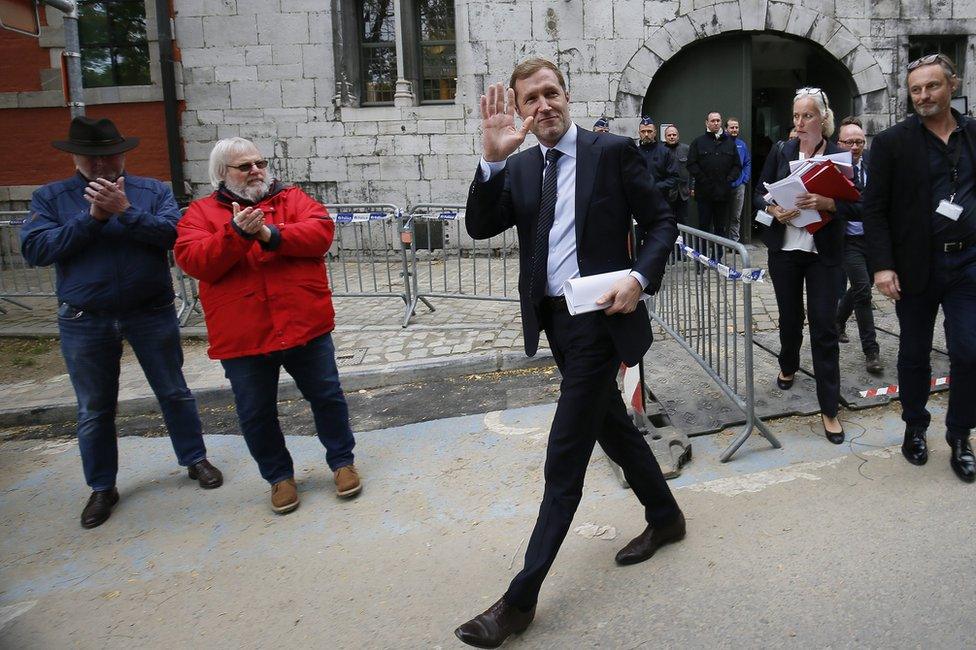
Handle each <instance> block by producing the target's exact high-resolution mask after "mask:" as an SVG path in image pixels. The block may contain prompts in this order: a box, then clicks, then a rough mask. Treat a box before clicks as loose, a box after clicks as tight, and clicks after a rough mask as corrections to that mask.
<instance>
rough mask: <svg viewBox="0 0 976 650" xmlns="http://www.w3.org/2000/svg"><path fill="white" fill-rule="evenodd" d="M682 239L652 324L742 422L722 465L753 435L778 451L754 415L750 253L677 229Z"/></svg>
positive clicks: (756, 276)
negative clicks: (738, 411) (688, 358)
mask: <svg viewBox="0 0 976 650" xmlns="http://www.w3.org/2000/svg"><path fill="white" fill-rule="evenodd" d="M678 228H679V231H680V236H679V238H678V241H677V242H676V243H675V246H674V251H673V253H672V255H671V258H670V260H669V262H668V267H667V270H666V272H665V274H664V279H663V281H662V284H661V289H660V291H659V292H658V293H657V294H656V295H655V296H654V298H653V299H652V301H651V303H650V313H651V318H652V319H653V321H654V322H655V323H656V324H657V325H659V326H660V327H661V328H662V329H663V330H664V331H665V332H667V333H668V334H669V335H670V336H671V337H672V338H673V339H674V340H675V341H677V342H678V344H679V345H680V346H681V347H682V348H684V349H685V351H687V352H688V353H689V354H690V355H691V356H692V358H694V359H695V361H697V362H698V365H700V366H701V367H702V369H703V370H704V371H705V372H706V373H707V374H708V376H709V377H710V378H711V379H712V380H713V381H714V382H715V383H716V384H717V385H718V387H719V388H720V389H721V390H722V392H724V393H725V394H726V395H727V396H728V397H729V399H730V400H731V401H732V402H733V403H734V404H735V405H736V406H737V407H738V408H739V409H741V410H742V412H743V413H744V414H745V416H746V421H745V425H744V426H743V428H742V430H741V431H740V432H739V434H738V435H737V436H736V437H735V439H734V440H733V441H732V443H731V444H730V445H729V446H728V447H727V448H726V449H725V451H724V452H722V455H721V460H722V462H725V461H727V460H729V459H730V458H731V457H732V455H733V454H734V453H735V452H736V451H737V450H738V449H739V447H740V446H742V443H744V442H745V441H746V439H747V438H748V437H749V435H750V434H751V433H752V430H753V429H756V430H757V431H758V432H759V433H760V434H761V435H762V436H763V437H765V438H766V440H768V441H769V443H770V444H771V445H772V446H773V447H775V448H777V449H779V448H780V447H781V444H780V442H779V441H778V440H777V439H776V437H775V436H773V434H772V432H771V431H770V430H769V428H768V427H767V426H766V425H765V423H763V421H762V420H761V419H760V418H759V417H758V416H757V415H756V399H755V385H754V377H753V355H752V352H753V342H752V283H753V282H756V281H759V280H761V279H762V278H763V276H764V272H763V271H762V270H761V269H753V268H751V263H750V258H749V251H748V250H747V249H746V247H745V246H743V245H742V244H740V243H737V242H734V241H732V240H730V239H725V238H724V237H718V236H716V235H713V234H710V233H707V232H703V231H701V230H696V229H694V228H689V227H687V226H683V225H679V226H678Z"/></svg>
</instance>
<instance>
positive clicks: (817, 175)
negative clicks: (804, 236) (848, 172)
mask: <svg viewBox="0 0 976 650" xmlns="http://www.w3.org/2000/svg"><path fill="white" fill-rule="evenodd" d="M800 180H802V181H803V186H804V187H805V188H807V192H809V193H811V194H819V195H821V196H826V197H828V198H831V199H834V200H835V201H857V200H859V199H860V198H861V193H860V192H858V191H857V188H856V187H854V183H852V182H851V180H850V179H849V178H847V177H846V176H844V174H842V173H841V172H840V170H839V169H837V166H836V165H834V164H833V163H831V162H823V163H820V164H818V165H817V166H816V167H813V168H811V169H808V170H807V171H806V172H805V173H804V174H803V175H802V176H800ZM833 218H834V217H833V215H832V214H831V213H830V212H827V211H826V210H821V211H820V221H818V222H817V223H811V224H810V225H808V226H806V229H807V232H809V233H810V234H811V235H812V234H813V233H815V232H817V231H818V230H820V229H821V228H823V227H824V226H826V225H827V224H828V223H829V222H830V220H831V219H833Z"/></svg>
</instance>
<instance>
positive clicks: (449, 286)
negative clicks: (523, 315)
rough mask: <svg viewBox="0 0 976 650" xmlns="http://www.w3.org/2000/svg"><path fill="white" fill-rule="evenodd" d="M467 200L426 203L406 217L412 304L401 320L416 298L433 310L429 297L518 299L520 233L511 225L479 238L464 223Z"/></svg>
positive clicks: (412, 306)
mask: <svg viewBox="0 0 976 650" xmlns="http://www.w3.org/2000/svg"><path fill="white" fill-rule="evenodd" d="M463 222H464V206H463V205H460V204H450V203H422V204H420V205H416V206H414V208H413V209H412V210H411V211H410V214H409V215H407V218H406V219H405V221H404V230H405V231H406V232H407V233H408V234H409V235H410V257H411V260H410V262H411V266H410V280H411V282H410V287H411V290H410V294H411V304H410V308H409V309H408V310H407V317H406V319H404V323H403V326H404V327H406V326H407V324H408V323H409V322H410V317H411V316H412V315H413V314H414V311H415V309H416V307H417V303H418V302H423V303H424V304H425V305H427V307H428V308H429V309H430V310H431V311H434V306H433V305H432V304H431V303H430V301H429V299H430V298H465V299H468V300H500V301H504V302H518V267H519V259H518V237H517V235H516V234H515V229H514V228H511V229H509V230H506V231H504V232H502V233H501V234H499V235H496V236H495V237H491V238H489V239H483V240H475V239H472V238H471V237H469V236H468V234H467V231H466V230H465V228H464V223H463Z"/></svg>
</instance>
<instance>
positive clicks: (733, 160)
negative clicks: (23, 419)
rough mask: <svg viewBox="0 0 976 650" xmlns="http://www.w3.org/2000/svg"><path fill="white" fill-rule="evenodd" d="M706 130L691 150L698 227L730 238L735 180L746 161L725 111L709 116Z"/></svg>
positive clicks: (695, 140) (713, 112)
mask: <svg viewBox="0 0 976 650" xmlns="http://www.w3.org/2000/svg"><path fill="white" fill-rule="evenodd" d="M705 129H706V131H705V133H704V134H702V135H700V136H698V137H697V138H695V139H694V140H692V141H691V147H689V149H688V171H689V172H690V173H691V175H692V176H693V177H694V179H695V202H696V203H697V205H698V227H699V228H700V229H701V230H704V231H705V232H710V233H713V234H716V235H718V236H719V237H728V234H729V202H730V201H731V200H732V183H733V182H735V181H736V180H737V179H738V178H739V175H740V174H741V173H742V160H741V159H740V158H739V151H738V149H736V146H735V138H733V137H732V136H730V135H729V134H728V132H726V131H724V130H723V129H722V114H721V113H719V112H718V111H712V112H710V113H709V114H708V115H707V116H706V117H705Z"/></svg>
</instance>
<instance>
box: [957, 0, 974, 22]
mask: <svg viewBox="0 0 976 650" xmlns="http://www.w3.org/2000/svg"><path fill="white" fill-rule="evenodd" d="M952 17H953V18H957V19H959V18H963V19H965V18H976V0H952Z"/></svg>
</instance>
